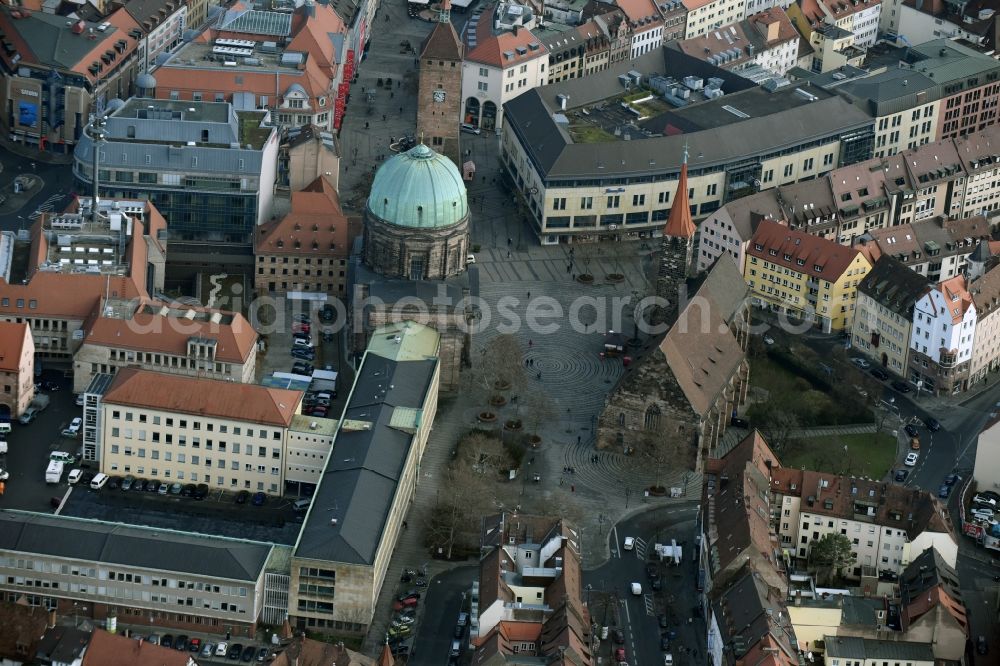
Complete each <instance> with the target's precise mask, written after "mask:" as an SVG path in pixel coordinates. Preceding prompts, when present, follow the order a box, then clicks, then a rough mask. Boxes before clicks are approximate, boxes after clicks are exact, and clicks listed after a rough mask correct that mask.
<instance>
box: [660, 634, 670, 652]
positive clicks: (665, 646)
mask: <svg viewBox="0 0 1000 666" xmlns="http://www.w3.org/2000/svg"><path fill="white" fill-rule="evenodd" d="M669 649H670V639H669V638H667V637H666V636H660V650H662V651H663V652H666V651H667V650H669Z"/></svg>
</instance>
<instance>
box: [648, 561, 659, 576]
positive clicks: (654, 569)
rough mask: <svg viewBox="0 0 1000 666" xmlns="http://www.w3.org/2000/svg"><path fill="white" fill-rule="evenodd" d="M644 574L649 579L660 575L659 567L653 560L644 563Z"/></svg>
mask: <svg viewBox="0 0 1000 666" xmlns="http://www.w3.org/2000/svg"><path fill="white" fill-rule="evenodd" d="M646 576H648V577H649V578H650V580H652V579H654V578H659V577H660V568H659V567H658V566H656V563H655V562H649V563H647V564H646Z"/></svg>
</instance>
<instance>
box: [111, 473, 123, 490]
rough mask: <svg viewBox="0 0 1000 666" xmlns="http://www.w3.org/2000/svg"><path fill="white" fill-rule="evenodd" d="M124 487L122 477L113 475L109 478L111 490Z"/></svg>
mask: <svg viewBox="0 0 1000 666" xmlns="http://www.w3.org/2000/svg"><path fill="white" fill-rule="evenodd" d="M121 487H122V477H120V476H112V477H109V478H108V488H110V489H111V490H118V489H119V488H121Z"/></svg>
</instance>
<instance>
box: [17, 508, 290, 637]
mask: <svg viewBox="0 0 1000 666" xmlns="http://www.w3.org/2000/svg"><path fill="white" fill-rule="evenodd" d="M274 551H275V547H274V546H272V545H271V544H263V543H255V542H250V541H242V540H237V539H227V538H223V537H209V536H200V535H195V534H192V533H189V532H175V531H171V530H163V529H153V528H148V527H140V526H132V525H123V524H121V523H106V522H100V521H95V520H85V519H80V518H70V517H67V516H52V515H46V514H41V513H25V512H19V511H4V512H0V598H2V599H3V600H5V601H11V602H14V601H18V600H23V601H21V602H20V603H24V602H25V601H26V602H27V603H28V604H29V605H31V606H40V607H43V608H51V609H54V610H55V611H56V613H57V614H58V615H64V616H65V615H75V616H76V617H78V618H80V619H83V618H88V619H90V620H91V621H92V622H95V623H96V622H102V623H103V622H104V621H105V620H107V619H108V618H109V617H110V616H117V621H118V622H120V623H122V624H133V625H149V623H150V622H154V623H155V624H156V626H157V627H160V628H162V629H174V630H178V631H190V632H205V633H211V634H222V633H227V632H228V633H230V634H231V635H232V636H233V637H234V638H235V637H239V636H245V637H250V638H252V637H253V636H254V635H255V632H256V626H257V621H258V619H259V618H260V616H261V612H262V609H263V607H264V604H265V600H264V597H265V594H264V588H265V578H266V572H267V571H268V569H269V568H272V566H273V565H272V564H271V562H270V560H271V558H272V557H273V556H274Z"/></svg>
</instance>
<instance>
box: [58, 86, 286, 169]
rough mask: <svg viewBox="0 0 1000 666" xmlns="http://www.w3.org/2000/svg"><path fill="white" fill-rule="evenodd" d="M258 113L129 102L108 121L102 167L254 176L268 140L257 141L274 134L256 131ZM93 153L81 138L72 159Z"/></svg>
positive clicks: (87, 158) (211, 105)
mask: <svg viewBox="0 0 1000 666" xmlns="http://www.w3.org/2000/svg"><path fill="white" fill-rule="evenodd" d="M258 114H259V112H256V111H254V112H241V113H237V112H236V111H235V110H234V109H233V107H232V105H231V104H229V103H227V102H182V101H172V100H151V99H139V98H132V99H130V100H129V101H128V102H126V103H125V105H124V106H123V107H121V108H120V109H118V110H117V111H115V113H113V114H112V115H111V116H109V117H108V119H107V122H106V124H105V130H106V131H105V136H106V137H107V141H106V142H105V143H104V145H103V146H102V148H101V151H102V153H103V155H102V157H101V166H102V167H103V168H106V169H113V168H116V167H118V168H123V169H130V170H135V169H144V168H145V169H148V170H171V171H179V172H181V173H225V174H229V175H231V174H234V173H246V174H247V175H254V174H259V173H260V170H261V165H262V160H263V151H262V146H263V145H264V144H265V143H266V141H267V140H266V139H265V140H264V141H263V142H262V141H261V138H260V137H262V136H268V137H269V136H270V135H271V134H273V133H274V132H275V130H274V129H273V128H257V127H255V125H254V123H255V122H256V121H255V116H256V115H258ZM204 132H207V135H206V134H203V133H204ZM206 136H207V141H206ZM190 143H194V145H189V144H190ZM248 144H249V145H250V147H249V148H248V147H247V145H248ZM233 146H238V147H233ZM92 151H93V141H92V140H91V138H90V136H89V135H88V134H86V133H84V134H83V135H82V136H81V137H80V139H79V141H78V142H77V145H76V148H75V151H74V156H75V158H76V159H77V160H78V161H81V162H83V163H85V164H90V163H91V162H92V161H93V157H92V155H93V152H92ZM240 162H242V166H241V164H240Z"/></svg>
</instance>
